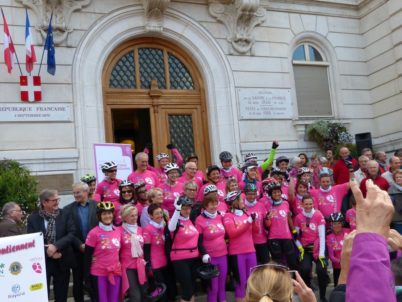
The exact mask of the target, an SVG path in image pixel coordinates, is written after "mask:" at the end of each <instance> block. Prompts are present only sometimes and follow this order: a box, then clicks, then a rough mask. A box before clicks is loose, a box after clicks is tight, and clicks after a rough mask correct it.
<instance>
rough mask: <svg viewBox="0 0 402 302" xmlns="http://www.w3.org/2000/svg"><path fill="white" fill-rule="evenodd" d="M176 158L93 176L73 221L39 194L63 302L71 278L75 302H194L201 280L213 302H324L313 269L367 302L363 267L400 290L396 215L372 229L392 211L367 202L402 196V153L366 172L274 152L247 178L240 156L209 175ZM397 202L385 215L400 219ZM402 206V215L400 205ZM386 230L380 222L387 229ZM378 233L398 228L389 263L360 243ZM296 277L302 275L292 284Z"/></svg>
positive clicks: (140, 157) (143, 159) (358, 164)
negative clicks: (296, 300) (295, 299)
mask: <svg viewBox="0 0 402 302" xmlns="http://www.w3.org/2000/svg"><path fill="white" fill-rule="evenodd" d="M167 147H168V149H170V150H171V152H172V154H173V156H174V158H175V162H173V158H170V156H169V155H168V154H166V153H160V154H158V156H157V157H156V158H157V161H158V167H157V168H154V167H152V166H151V165H150V164H149V158H148V154H147V152H139V153H137V154H136V156H135V163H136V169H135V171H133V172H132V173H131V174H130V175H129V176H128V178H127V179H126V180H120V179H118V178H117V177H116V175H117V169H118V165H117V164H116V163H114V162H113V161H108V162H105V163H104V164H103V165H102V172H103V173H104V175H105V177H104V179H102V180H99V182H97V179H96V177H95V176H93V175H90V174H87V175H85V176H83V177H82V178H81V179H80V180H81V182H78V183H75V184H73V186H72V189H73V195H74V199H75V201H74V202H73V203H71V204H69V205H68V206H66V207H64V208H63V209H60V208H59V201H60V198H59V195H58V192H57V191H56V190H50V189H46V190H43V191H42V192H41V193H40V195H39V203H40V207H39V210H38V211H37V212H35V213H33V214H31V215H30V216H29V218H28V225H27V232H28V233H34V232H42V233H43V234H44V241H45V247H46V272H47V280H48V285H49V284H50V280H51V279H53V284H54V287H53V288H54V292H55V301H56V302H59V301H60V302H62V301H66V299H67V291H68V283H69V277H70V270H72V273H73V284H74V285H73V296H74V300H75V301H76V302H81V301H84V292H87V293H88V294H89V296H90V298H91V301H100V302H117V301H123V300H124V299H127V301H131V302H134V301H175V299H176V297H177V296H178V295H179V296H180V299H181V301H194V297H195V293H196V288H197V283H196V280H197V279H201V280H202V283H201V285H202V286H203V287H204V288H205V289H206V291H207V297H208V298H207V299H208V302H218V301H219V302H225V301H228V299H227V297H226V290H227V288H229V287H233V288H234V294H235V299H236V301H250V302H251V301H262V302H265V301H291V299H292V295H293V293H296V294H298V295H299V297H300V299H301V300H302V301H303V302H310V301H315V296H314V294H313V292H312V290H311V287H313V285H312V270H313V268H314V267H315V272H316V275H317V280H318V282H317V283H318V284H317V285H318V291H319V299H320V301H321V302H324V301H327V298H326V296H327V295H326V289H327V286H328V284H329V282H330V276H329V273H328V272H329V270H328V268H329V266H330V267H332V272H333V276H332V279H333V282H334V285H335V286H336V288H335V290H334V292H333V296H336V295H338V296H341V297H343V300H334V301H345V297H348V296H349V297H352V298H351V299H350V300H348V301H362V300H358V299H357V300H356V297H360V296H358V295H357V293H356V294H355V291H356V292H358V293H359V294H360V295H362V296H361V297H363V293H362V289H361V288H360V289H358V287H359V286H358V284H357V283H356V282H357V281H356V280H364V278H365V276H364V274H365V273H368V272H367V268H366V269H362V268H361V267H362V266H370V267H371V266H372V262H373V261H377V262H378V263H377V264H375V265H373V266H372V267H371V273H372V274H376V273H377V272H376V271H375V270H376V269H378V271H379V272H378V275H377V278H385V277H387V278H388V279H387V280H386V281H387V282H388V285H389V287H390V288H391V287H393V286H394V280H391V277H392V275H391V274H387V273H384V274H382V275H381V269H384V267H388V268H389V270H390V267H391V266H390V264H389V261H390V260H389V259H390V256H389V255H390V252H389V251H391V255H392V258H395V260H394V261H395V262H396V263H398V262H397V261H399V264H400V261H401V260H400V257H401V247H402V242H401V241H402V240H401V238H402V237H400V235H399V233H398V232H396V231H392V230H391V232H390V231H389V225H390V223H391V218H392V214H389V213H390V212H389V211H388V213H387V215H386V218H387V219H384V217H382V221H380V222H379V221H377V222H373V221H372V220H373V218H372V217H373V216H374V214H372V216H370V215H371V214H368V212H370V213H371V212H372V211H376V212H378V213H379V212H381V211H380V210H379V206H378V205H377V204H376V207H374V206H372V207H371V208H370V207H369V206H368V205H367V204H368V201H367V200H375V199H379V198H380V197H379V196H382V197H381V198H383V199H386V198H388V199H389V198H390V196H391V197H392V198H394V197H395V196H398V194H402V170H401V159H402V150H399V151H397V152H395V155H394V156H392V157H391V158H390V160H389V165H388V164H387V163H386V155H385V153H384V152H377V153H376V154H374V157H373V152H372V150H370V149H364V150H363V151H362V154H361V156H360V157H359V158H358V160H355V159H354V158H352V157H351V156H350V152H349V150H348V149H347V148H346V147H343V148H341V149H340V151H339V159H338V160H335V159H334V154H333V151H332V150H328V151H327V152H326V155H325V156H322V157H321V156H317V155H312V156H311V157H310V158H309V157H308V156H307V154H305V153H301V154H299V155H298V156H296V157H294V158H291V159H289V158H287V157H285V156H278V157H276V152H277V148H278V147H279V144H278V142H276V141H274V142H273V143H272V148H271V150H270V153H269V155H268V157H267V159H266V160H264V161H263V162H262V163H258V161H257V156H256V155H255V154H252V153H248V154H246V155H245V158H244V163H243V164H242V166H241V168H240V167H236V166H235V165H234V163H233V157H232V154H231V153H230V152H227V151H224V152H221V153H220V155H219V159H220V165H210V166H208V168H207V170H206V172H205V174H204V173H203V171H201V170H199V169H198V157H197V155H195V154H193V155H190V156H189V157H188V158H187V159H186V162H185V163H184V160H183V158H182V156H181V155H180V153H179V151H178V150H177V149H176V148H175V146H173V145H171V144H169V145H168V146H167ZM145 151H147V150H145ZM275 157H276V158H275ZM352 191H353V194H352ZM386 192H389V194H388V193H386ZM383 194H385V195H386V197H385V195H383ZM388 199H387V200H386V201H384V202H383V205H384V204H386V205H387V206H383V208H384V209H389V204H391V207H392V202H391V199H389V200H388ZM388 201H389V203H386V202H388ZM394 204H395V208H396V209H395V210H396V212H399V214H402V209H401V208H400V207H401V206H400V203H397V202H396V201H395V200H394ZM362 205H364V206H367V209H362ZM393 209H394V208H393V207H392V210H393ZM362 213H363V214H362ZM378 213H377V214H378ZM2 214H3V217H4V218H5V219H4V220H3V222H1V223H0V236H9V235H16V234H18V233H19V232H20V230H19V229H16V223H15V222H16V221H17V222H18V221H19V220H20V219H21V209H20V208H19V206H18V205H17V204H15V203H12V202H11V203H7V204H6V205H5V206H4V207H3V213H2ZM359 215H360V216H359ZM364 215H366V216H370V217H369V218H371V220H370V219H369V218H367V217H365V216H364ZM384 215H385V214H384ZM390 215H391V216H390ZM380 218H381V216H380V214H378V215H377V216H376V219H377V220H378V219H380ZM376 223H383V224H385V225H386V224H388V226H383V227H382V229H381V230H380V231H378V230H374V231H375V232H374V231H373V232H374V233H378V234H379V235H378V236H383V237H385V238H388V242H389V244H390V248H389V250H388V249H387V250H386V251H387V254H386V255H384V251H383V245H384V242H385V247H386V246H387V245H386V242H387V241H386V240H385V239H384V238H380V239H379V238H378V236H377V237H376V236H374V235H370V234H368V235H367V234H358V235H356V230H357V232H358V233H359V231H362V232H370V231H372V229H370V227H372V228H373V227H374V226H369V224H372V225H376ZM400 227H401V225H399V224H395V229H397V230H399V231H401V228H400ZM398 236H399V237H398ZM348 238H354V243H353V244H354V245H361V247H360V248H356V250H357V252H356V253H355V252H354V251H355V249H354V250H353V252H352V256H350V253H351V252H350V251H349V258H350V261H349V259H347V260H344V258H347V257H343V256H341V254H343V253H345V255H346V252H344V250H345V244H346V242H349V241H351V240H353V239H350V240H349V239H348ZM348 240H349V241H348ZM365 240H366V241H367V242H368V241H370V242H373V243H372V244H373V246H377V250H378V254H377V258H376V257H373V258H370V257H372V255H370V252H369V251H363V250H365V249H366V248H364V247H363V245H364V244H365V243H364V241H365ZM378 242H379V243H378ZM369 249H371V247H370V248H369ZM373 249H374V248H373ZM350 250H351V249H350ZM382 252H383V254H381V253H382ZM365 253H366V254H365ZM367 253H368V254H367ZM365 257H366V258H367V259H366V258H365ZM381 257H382V258H381ZM387 257H388V260H387V259H386V258H387ZM346 261H347V265H344V264H343V262H345V263H346ZM349 262H350V263H349ZM345 267H347V269H346V268H345ZM401 270H402V269H401V267H400V265H399V266H398V265H397V264H396V265H395V269H394V272H395V276H397V278H396V279H395V280H396V284H397V285H402V283H401ZM290 272H295V278H296V279H295V280H293V281H292V279H291V277H290V276H291V274H290ZM351 273H354V276H353V278H351V280H352V281H350V283H351V288H352V289H353V291H352V290H348V291H347V292H346V294H345V288H343V290H342V286H345V284H347V285H348V284H349V280H348V282H346V279H347V278H346V277H345V276H347V275H348V274H351ZM250 274H251V276H250ZM358 278H361V279H358ZM398 278H399V279H398ZM382 281H383V282H384V280H382ZM398 282H399V284H398ZM177 285H179V287H177ZM371 286H373V288H372V289H371V290H372V291H373V290H375V285H371ZM48 288H49V286H48ZM396 289H397V291H398V290H399V291H400V290H401V287H396ZM342 294H343V296H342ZM385 295H389V291H388V292H386V293H385ZM353 297H354V298H353ZM395 297H396V295H395V292H394V293H393V299H396V298H395ZM365 301H393V300H384V299H383V300H381V299H380V300H375V299H374V300H365Z"/></svg>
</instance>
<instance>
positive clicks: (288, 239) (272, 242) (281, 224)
mask: <svg viewBox="0 0 402 302" xmlns="http://www.w3.org/2000/svg"><path fill="white" fill-rule="evenodd" d="M267 189H268V195H269V196H270V198H271V203H272V205H271V208H270V210H269V212H268V216H267V219H268V222H267V223H268V226H269V233H268V247H269V250H270V252H271V256H272V260H274V261H275V262H278V263H281V262H282V259H283V256H285V257H286V261H287V265H288V266H289V267H290V268H291V269H296V268H297V259H296V253H295V250H294V247H293V240H292V233H296V230H295V229H294V227H293V221H292V215H291V213H290V210H289V204H288V202H287V201H286V200H283V199H282V190H281V184H280V183H278V182H271V183H269V184H268V188H267Z"/></svg>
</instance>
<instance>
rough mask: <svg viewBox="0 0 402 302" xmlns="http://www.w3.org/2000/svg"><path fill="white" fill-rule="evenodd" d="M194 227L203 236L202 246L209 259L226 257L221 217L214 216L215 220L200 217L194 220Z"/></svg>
mask: <svg viewBox="0 0 402 302" xmlns="http://www.w3.org/2000/svg"><path fill="white" fill-rule="evenodd" d="M195 227H196V228H197V230H198V233H200V235H202V236H203V240H202V245H203V246H204V248H205V250H206V252H207V254H209V255H210V256H211V257H221V256H224V255H227V253H228V250H227V247H226V242H225V228H224V227H223V217H222V216H221V215H216V217H215V218H208V217H207V216H205V215H200V216H198V217H197V219H196V220H195Z"/></svg>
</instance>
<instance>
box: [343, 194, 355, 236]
mask: <svg viewBox="0 0 402 302" xmlns="http://www.w3.org/2000/svg"><path fill="white" fill-rule="evenodd" d="M349 201H350V204H351V206H352V207H351V208H350V209H349V210H347V211H346V213H345V216H346V219H345V220H346V222H347V223H348V224H349V229H350V231H353V230H356V200H355V197H354V196H353V195H351V196H350V198H349Z"/></svg>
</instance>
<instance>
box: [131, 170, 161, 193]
mask: <svg viewBox="0 0 402 302" xmlns="http://www.w3.org/2000/svg"><path fill="white" fill-rule="evenodd" d="M127 179H128V180H129V181H131V182H132V183H134V184H136V183H138V182H144V183H146V185H145V188H146V189H147V191H149V190H150V189H152V188H155V187H157V186H158V184H159V181H158V176H157V175H156V174H155V173H154V172H152V171H149V170H145V171H144V172H139V171H134V172H132V173H130V175H129V176H128V177H127Z"/></svg>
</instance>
